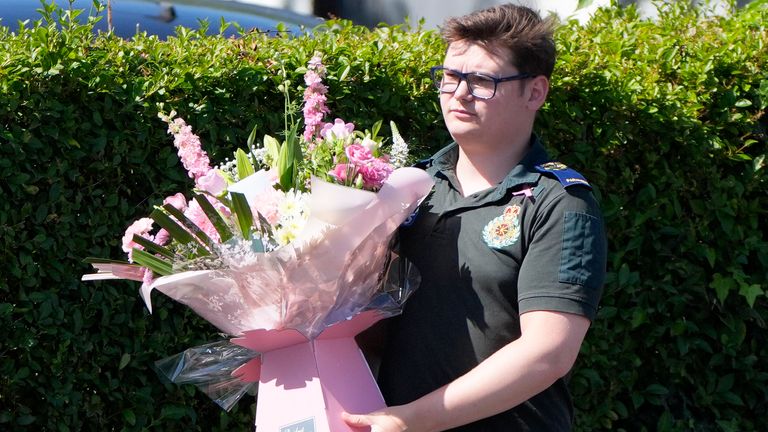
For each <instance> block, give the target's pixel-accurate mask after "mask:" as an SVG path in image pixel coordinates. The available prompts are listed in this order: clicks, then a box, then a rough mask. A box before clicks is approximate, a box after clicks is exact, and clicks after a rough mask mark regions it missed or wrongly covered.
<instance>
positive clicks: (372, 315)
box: [232, 311, 386, 432]
mask: <svg viewBox="0 0 768 432" xmlns="http://www.w3.org/2000/svg"><path fill="white" fill-rule="evenodd" d="M381 318H382V315H381V314H380V313H379V312H377V311H366V312H362V313H359V314H357V315H355V317H353V318H352V319H349V320H346V321H342V322H339V323H336V324H334V325H332V326H330V327H328V328H327V329H325V330H324V331H323V332H322V333H321V334H320V335H319V336H318V337H317V338H316V339H313V340H308V339H307V338H306V337H305V336H304V335H302V334H301V333H299V332H298V331H296V330H293V329H286V330H251V331H247V332H245V333H244V335H243V337H240V338H235V339H232V342H233V343H235V344H237V345H241V346H244V347H246V348H249V349H252V350H254V351H258V352H260V353H261V356H260V357H257V358H255V359H253V360H251V361H250V362H248V363H246V364H244V365H243V366H241V367H240V368H238V369H237V370H235V371H234V372H233V373H232V374H233V375H235V376H238V377H240V379H242V380H244V381H248V382H252V381H257V380H258V381H259V393H258V401H257V405H256V430H257V431H258V432H347V431H350V432H351V431H355V430H360V429H353V428H351V427H349V426H347V424H346V423H344V421H343V420H342V419H341V412H342V411H346V412H349V413H367V412H370V411H375V410H377V409H381V408H384V407H385V406H386V404H385V403H384V399H383V397H382V396H381V392H380V391H379V388H378V386H377V385H376V381H375V379H374V377H373V375H372V374H371V371H370V369H369V368H368V363H367V362H366V360H365V358H364V357H363V354H362V352H361V351H360V349H359V348H358V346H357V342H355V336H356V335H357V334H358V333H360V332H361V331H363V330H365V329H366V328H368V327H370V326H371V325H373V324H374V323H376V322H377V321H379V320H380V319H381Z"/></svg>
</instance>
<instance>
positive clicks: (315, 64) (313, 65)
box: [307, 55, 325, 72]
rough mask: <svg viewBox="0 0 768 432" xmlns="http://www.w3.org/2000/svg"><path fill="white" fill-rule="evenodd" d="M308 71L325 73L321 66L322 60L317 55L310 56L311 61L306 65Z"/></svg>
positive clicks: (323, 67)
mask: <svg viewBox="0 0 768 432" xmlns="http://www.w3.org/2000/svg"><path fill="white" fill-rule="evenodd" d="M307 65H308V66H309V68H310V69H314V70H316V71H320V72H325V66H324V65H323V59H322V57H320V56H319V55H314V56H312V58H311V59H309V63H307Z"/></svg>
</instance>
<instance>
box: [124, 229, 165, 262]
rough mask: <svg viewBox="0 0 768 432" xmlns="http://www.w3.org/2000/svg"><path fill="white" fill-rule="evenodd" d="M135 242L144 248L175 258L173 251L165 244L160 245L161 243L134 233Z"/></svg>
mask: <svg viewBox="0 0 768 432" xmlns="http://www.w3.org/2000/svg"><path fill="white" fill-rule="evenodd" d="M133 242H134V243H136V244H138V245H140V246H142V247H143V248H144V249H146V250H148V251H151V252H154V253H157V254H160V255H162V256H164V257H166V258H171V259H173V257H174V255H173V252H171V251H170V250H169V249H168V248H165V247H163V246H160V245H159V244H157V243H155V242H153V241H151V240H148V239H146V238H144V237H142V236H140V235H137V234H134V235H133Z"/></svg>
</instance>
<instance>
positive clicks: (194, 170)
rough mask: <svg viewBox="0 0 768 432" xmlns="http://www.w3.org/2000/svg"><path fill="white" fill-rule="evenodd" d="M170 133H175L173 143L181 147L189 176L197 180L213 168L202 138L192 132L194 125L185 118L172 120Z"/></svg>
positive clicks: (182, 159) (181, 156)
mask: <svg viewBox="0 0 768 432" xmlns="http://www.w3.org/2000/svg"><path fill="white" fill-rule="evenodd" d="M168 133H169V134H172V135H173V145H174V146H176V148H177V149H179V158H180V159H181V163H182V165H184V168H185V169H186V170H187V173H188V174H189V177H191V178H193V179H195V180H197V179H198V178H199V177H202V176H204V175H205V174H207V173H208V171H210V170H211V161H210V160H209V159H208V154H207V153H206V152H205V151H204V150H203V147H202V144H201V143H200V138H199V137H198V136H197V135H195V134H193V133H192V127H191V126H189V125H187V123H186V122H185V121H184V120H183V119H181V118H176V119H174V120H173V121H170V122H169V123H168Z"/></svg>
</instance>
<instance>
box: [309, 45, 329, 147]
mask: <svg viewBox="0 0 768 432" xmlns="http://www.w3.org/2000/svg"><path fill="white" fill-rule="evenodd" d="M307 69H308V70H307V72H306V73H305V74H304V83H305V84H306V85H307V88H306V89H305V90H304V107H303V108H302V111H303V112H304V140H305V141H308V142H311V141H312V140H313V139H314V138H315V136H317V134H318V132H319V131H320V127H321V125H322V124H323V117H324V116H325V115H326V114H328V113H330V112H331V111H330V110H329V109H328V106H327V105H326V104H325V103H326V101H327V100H328V98H327V97H326V96H325V95H326V93H328V87H327V86H326V85H325V84H323V77H325V66H323V63H322V60H321V58H320V56H317V55H316V56H314V57H312V59H311V60H310V61H309V63H308V64H307Z"/></svg>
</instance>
